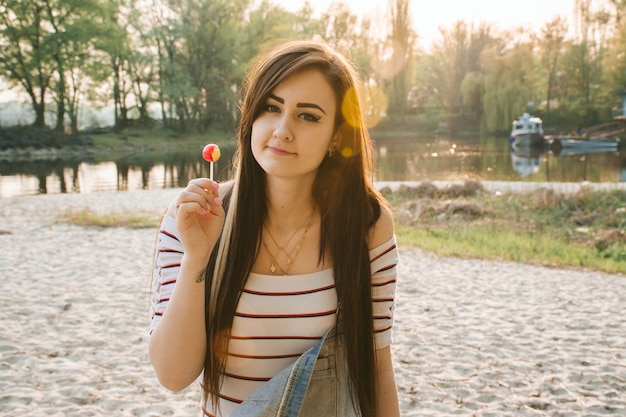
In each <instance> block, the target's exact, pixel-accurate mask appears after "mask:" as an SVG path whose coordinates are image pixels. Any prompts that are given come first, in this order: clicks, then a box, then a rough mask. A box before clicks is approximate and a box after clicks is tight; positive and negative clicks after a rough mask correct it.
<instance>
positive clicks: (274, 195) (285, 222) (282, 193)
mask: <svg viewBox="0 0 626 417" xmlns="http://www.w3.org/2000/svg"><path fill="white" fill-rule="evenodd" d="M267 198H268V201H267V211H268V219H267V220H268V221H269V222H270V223H273V222H278V223H279V224H280V226H282V227H285V228H290V227H297V226H300V225H301V224H302V221H303V219H305V218H306V217H308V215H309V213H311V211H312V210H313V208H314V206H315V200H314V199H313V184H312V183H311V184H308V185H307V184H302V183H301V182H295V181H275V180H274V181H268V184H267Z"/></svg>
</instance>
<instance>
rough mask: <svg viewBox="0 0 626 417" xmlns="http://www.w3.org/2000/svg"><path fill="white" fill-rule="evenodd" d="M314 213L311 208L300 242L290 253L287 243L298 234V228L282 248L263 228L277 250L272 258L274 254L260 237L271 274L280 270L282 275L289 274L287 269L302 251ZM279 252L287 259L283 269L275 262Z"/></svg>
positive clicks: (270, 233)
mask: <svg viewBox="0 0 626 417" xmlns="http://www.w3.org/2000/svg"><path fill="white" fill-rule="evenodd" d="M314 213H315V207H313V210H312V211H311V215H310V216H309V220H308V222H307V224H306V227H305V228H304V232H303V233H302V237H301V238H300V240H299V241H298V243H297V244H296V246H295V247H294V249H293V250H292V251H291V252H289V251H288V250H287V247H288V246H289V242H291V240H292V239H293V237H294V236H295V235H296V234H297V233H298V231H299V230H300V228H298V229H296V231H295V232H294V233H293V234H292V235H291V236H290V237H289V239H287V242H286V243H285V244H284V245H283V246H280V245H279V244H278V242H277V241H276V239H275V238H274V236H273V235H272V232H270V230H269V229H268V228H267V227H265V226H263V228H264V229H265V230H266V231H267V234H268V235H269V237H270V239H272V243H274V245H275V246H276V248H278V253H277V254H276V256H274V254H272V252H271V251H270V249H269V247H268V246H267V243H265V239H263V238H262V237H261V243H262V244H263V247H264V248H265V250H266V251H267V254H268V255H269V257H270V261H271V262H270V266H269V270H270V272H271V273H272V274H274V273H275V272H276V271H278V270H280V272H282V274H283V275H287V273H288V272H289V269H290V268H291V265H293V262H294V261H295V260H296V257H297V256H298V253H299V252H300V249H302V244H303V243H304V240H305V239H306V235H307V232H308V231H309V227H311V223H312V222H313V214H314ZM280 252H283V253H284V254H285V256H286V258H287V261H286V262H287V265H286V266H284V267H283V266H281V265H280V263H279V262H278V261H277V260H276V258H277V257H278V256H279V255H280Z"/></svg>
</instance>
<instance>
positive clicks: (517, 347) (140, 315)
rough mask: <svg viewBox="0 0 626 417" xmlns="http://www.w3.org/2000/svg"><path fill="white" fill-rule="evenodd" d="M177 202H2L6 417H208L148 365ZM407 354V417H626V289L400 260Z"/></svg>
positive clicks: (475, 263) (399, 345)
mask: <svg viewBox="0 0 626 417" xmlns="http://www.w3.org/2000/svg"><path fill="white" fill-rule="evenodd" d="M177 192H178V190H157V191H132V192H117V193H93V194H57V195H39V196H26V197H11V198H4V199H0V271H1V277H2V278H1V280H0V307H1V308H0V416H7V417H8V416H11V417H14V416H15V417H22V416H37V417H39V416H48V417H52V416H63V417H67V416H80V417H85V416H142V417H148V416H155V417H156V416H197V415H198V414H199V409H198V400H199V396H200V389H199V387H198V386H197V385H196V384H194V385H193V386H192V387H190V388H188V389H187V390H185V391H183V392H181V393H177V394H175V393H170V392H168V391H167V390H165V389H164V388H162V387H160V385H159V383H158V381H157V380H156V378H155V376H154V373H153V371H152V368H151V366H150V364H149V363H148V358H147V341H148V326H149V320H150V317H149V298H150V288H149V287H150V272H151V271H150V267H151V259H152V249H153V242H154V238H155V230H153V229H141V230H129V229H123V228H113V229H96V228H84V227H78V226H71V225H67V224H62V223H59V222H58V221H57V219H58V216H59V215H61V214H62V213H64V212H66V211H68V210H71V211H80V210H81V209H85V208H89V209H90V210H94V211H99V212H102V213H110V212H117V211H144V212H147V213H150V214H151V215H154V216H155V218H158V217H159V216H160V213H161V212H162V211H163V210H164V208H165V207H166V206H167V204H168V203H169V202H170V201H171V199H172V198H174V196H175V195H176V193H177ZM393 353H394V358H395V365H396V373H397V379H398V386H399V391H400V401H401V407H402V411H403V416H452V415H455V416H568V417H570V416H581V417H582V416H585V417H587V416H617V415H626V276H623V275H613V274H604V273H599V272H592V271H582V270H574V269H551V268H544V267H540V266H529V265H523V264H517V263H504V262H488V261H482V260H461V259H453V258H441V257H436V256H434V255H431V254H429V253H425V252H422V251H420V250H418V249H406V248H405V249H403V248H401V266H400V277H399V283H398V306H397V310H396V321H395V327H394V345H393Z"/></svg>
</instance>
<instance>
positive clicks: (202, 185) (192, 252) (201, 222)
mask: <svg viewBox="0 0 626 417" xmlns="http://www.w3.org/2000/svg"><path fill="white" fill-rule="evenodd" d="M224 217H225V213H224V208H223V207H222V200H221V199H220V198H219V184H218V183H216V182H215V181H211V180H210V179H208V178H197V179H194V180H191V181H189V184H187V187H186V188H185V189H184V190H183V191H182V192H181V193H180V194H179V196H178V198H177V199H176V210H175V218H176V227H177V228H178V233H179V234H180V239H181V242H182V244H183V247H184V248H185V255H186V256H193V257H203V258H204V260H205V261H208V259H209V256H210V255H211V251H213V248H214V247H215V245H216V243H217V240H218V239H219V237H220V234H221V233H222V228H223V227H224Z"/></svg>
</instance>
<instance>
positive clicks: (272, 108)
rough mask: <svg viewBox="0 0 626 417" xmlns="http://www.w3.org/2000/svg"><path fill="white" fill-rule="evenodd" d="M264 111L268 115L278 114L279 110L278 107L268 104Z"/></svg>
mask: <svg viewBox="0 0 626 417" xmlns="http://www.w3.org/2000/svg"><path fill="white" fill-rule="evenodd" d="M265 111H267V112H270V113H278V112H279V111H280V109H279V108H278V106H275V105H273V104H268V105H267V106H265Z"/></svg>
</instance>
